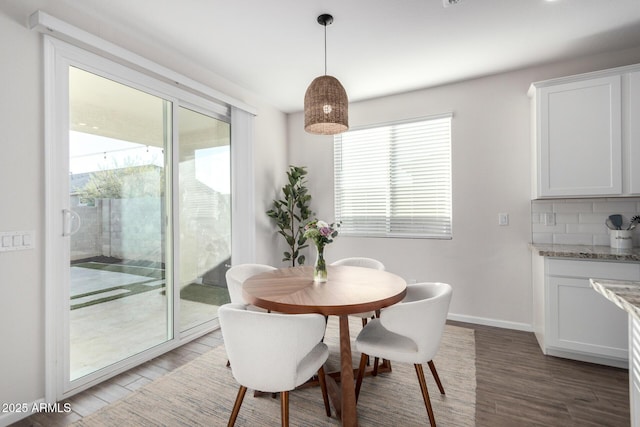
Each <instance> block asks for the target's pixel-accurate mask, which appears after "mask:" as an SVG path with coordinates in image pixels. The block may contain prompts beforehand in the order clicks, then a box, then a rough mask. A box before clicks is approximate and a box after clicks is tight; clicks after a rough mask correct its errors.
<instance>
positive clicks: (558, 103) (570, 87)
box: [537, 76, 622, 197]
mask: <svg viewBox="0 0 640 427" xmlns="http://www.w3.org/2000/svg"><path fill="white" fill-rule="evenodd" d="M538 95H539V96H538V111H537V116H538V118H539V123H538V129H537V133H538V141H537V143H538V144H539V146H538V153H537V154H538V195H539V196H541V197H544V196H588V195H593V196H596V195H618V194H621V193H622V167H621V163H622V154H621V151H622V137H621V92H620V76H609V77H602V78H597V79H590V80H585V81H578V82H571V83H565V84H558V85H554V86H549V87H543V88H541V89H540V91H539V93H538Z"/></svg>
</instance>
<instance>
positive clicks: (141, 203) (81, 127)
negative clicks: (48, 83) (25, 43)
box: [64, 67, 172, 381]
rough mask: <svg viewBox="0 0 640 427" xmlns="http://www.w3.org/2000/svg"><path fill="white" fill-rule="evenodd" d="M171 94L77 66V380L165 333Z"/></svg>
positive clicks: (73, 151) (73, 188) (72, 164)
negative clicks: (146, 89)
mask: <svg viewBox="0 0 640 427" xmlns="http://www.w3.org/2000/svg"><path fill="white" fill-rule="evenodd" d="M171 107H172V103H171V102H169V101H167V100H165V99H162V98H160V97H158V96H154V95H151V94H149V93H146V92H143V91H141V90H138V89H135V88H132V87H129V86H127V85H124V84H121V83H118V82H115V81H112V80H109V79H107V78H104V77H101V76H98V75H96V74H93V73H90V72H87V71H84V70H82V69H79V68H76V67H70V68H69V113H70V116H69V119H70V120H69V129H70V132H69V207H70V208H69V209H68V210H67V211H66V212H65V218H64V221H65V222H66V224H65V228H66V230H65V232H64V233H65V234H66V235H68V236H69V269H70V271H69V277H70V283H69V293H70V299H69V302H70V307H69V339H70V341H69V379H70V380H71V381H73V380H76V379H78V378H80V377H83V376H85V375H88V374H91V373H94V372H96V371H98V370H100V369H103V368H105V367H107V366H109V365H112V364H114V363H116V362H119V361H121V360H124V359H126V358H128V357H130V356H132V355H135V354H138V353H141V352H143V351H145V350H147V349H149V348H152V347H154V346H157V345H159V344H161V343H164V342H166V341H167V340H169V339H171V337H172V328H171V327H170V320H171V319H170V316H169V313H170V312H171V310H170V301H171V299H170V295H171V289H172V287H171V285H172V283H171V278H170V277H168V276H167V275H166V272H165V266H166V264H167V261H168V260H167V254H168V253H170V251H169V250H168V248H167V243H168V242H169V241H170V240H168V239H167V227H166V221H165V218H167V216H168V214H167V206H168V204H167V202H166V200H167V199H166V196H167V193H168V192H167V187H166V183H167V168H166V166H165V164H166V159H167V157H166V156H165V153H168V152H169V149H170V141H171V111H172V108H171Z"/></svg>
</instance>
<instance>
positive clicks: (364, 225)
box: [334, 113, 453, 240]
mask: <svg viewBox="0 0 640 427" xmlns="http://www.w3.org/2000/svg"><path fill="white" fill-rule="evenodd" d="M443 119H444V120H446V122H445V123H444V124H438V123H435V122H436V121H442V120H443ZM434 124H435V126H441V127H443V128H446V132H447V134H446V135H445V136H444V137H437V138H436V137H431V138H430V141H432V142H435V143H436V144H437V147H436V148H437V150H438V153H444V165H445V169H446V170H445V171H444V172H443V171H440V172H439V175H438V178H436V180H435V182H436V183H437V185H438V187H440V186H441V185H442V186H444V190H438V191H436V194H435V195H434V196H432V197H421V198H420V199H419V201H422V202H424V201H425V200H430V201H433V200H436V203H437V206H438V208H436V210H438V209H439V208H442V209H443V211H442V212H443V214H436V215H426V216H424V215H411V214H409V215H397V214H394V212H393V211H394V209H398V206H401V205H402V203H403V202H407V201H408V200H414V199H413V198H412V197H407V198H401V199H397V196H398V195H399V194H401V193H402V192H403V191H402V190H403V189H404V190H406V189H411V188H415V187H414V186H405V187H402V186H398V177H399V176H400V175H402V174H403V173H406V172H409V173H410V172H412V171H413V172H414V173H415V172H417V173H418V174H417V175H416V176H419V175H420V173H419V171H420V170H422V169H423V168H422V166H420V167H418V168H416V167H415V166H413V167H409V166H407V165H406V163H407V162H406V161H405V167H404V169H403V166H402V163H403V161H402V160H401V159H399V156H398V153H397V152H398V147H400V146H401V145H402V144H409V145H412V146H414V148H415V147H416V144H420V141H421V140H422V141H424V138H426V137H427V135H426V133H427V130H429V129H430V126H432V125H434ZM413 125H415V126H417V127H419V126H423V128H421V129H422V130H421V132H422V133H421V135H420V136H419V139H416V138H414V136H413V135H408V134H407V135H404V134H402V132H403V130H405V131H406V129H408V128H409V127H411V126H413ZM452 125H453V113H444V114H438V115H431V116H421V117H417V118H412V119H407V120H397V121H392V122H385V123H377V124H371V125H367V126H361V127H356V128H352V129H351V130H350V131H348V132H345V133H343V134H339V135H335V136H334V213H335V220H336V221H338V222H341V223H342V228H341V232H340V234H341V235H342V236H352V237H375V238H410V239H440V240H451V239H453V180H452V175H453V173H452V169H453V159H452ZM363 131H373V132H372V133H371V135H370V136H369V137H366V136H363V137H362V136H361V137H360V140H359V141H356V140H357V139H358V138H359V137H358V136H357V135H354V134H357V133H359V134H360V135H364V132H363ZM376 131H377V132H376ZM398 131H399V133H398ZM385 132H386V133H388V134H389V135H387V136H384V135H383V134H384V133H385ZM349 135H352V136H353V139H352V140H351V141H346V143H349V142H352V143H354V144H358V143H359V144H362V145H365V144H370V145H371V144H375V143H380V144H384V146H383V147H381V146H378V147H377V150H372V151H380V152H384V153H386V154H380V153H378V154H377V156H378V157H376V153H375V152H373V153H371V152H370V151H369V149H368V148H367V149H365V148H362V147H360V149H358V148H356V149H355V150H354V151H353V153H351V154H350V155H352V156H353V154H354V153H356V154H359V155H360V157H359V158H358V159H357V161H356V162H358V161H360V163H355V164H351V166H352V167H353V166H356V167H357V166H360V167H364V166H367V164H366V163H365V162H364V161H361V160H362V155H364V154H365V153H366V154H367V155H370V156H371V157H372V160H371V161H372V163H369V165H368V166H370V167H369V168H368V169H369V170H370V169H371V168H373V167H384V168H386V169H385V171H386V177H385V176H383V177H382V179H381V180H380V181H381V182H382V181H383V182H384V183H385V185H386V190H385V191H386V192H387V194H385V195H384V204H385V209H384V211H385V213H384V219H382V214H381V213H380V212H382V209H381V208H380V206H381V204H379V206H377V208H378V210H377V211H376V210H375V207H374V209H372V211H374V212H377V213H376V214H375V215H371V217H372V218H373V219H371V220H367V219H365V220H363V221H361V222H359V221H358V220H357V219H355V220H354V219H353V218H349V217H347V216H346V215H345V214H344V211H345V210H346V206H345V205H346V202H345V201H344V197H345V196H346V197H349V195H348V194H346V193H347V192H348V191H349V189H348V188H347V187H348V184H345V183H344V172H343V171H344V168H343V167H344V162H345V160H344V157H345V156H344V153H343V146H342V144H344V143H345V141H344V140H345V136H347V137H349ZM443 138H444V141H443V140H442V139H443ZM347 139H348V138H347ZM431 147H434V146H433V145H431ZM409 150H411V148H409ZM427 151H429V149H425V150H420V152H421V153H422V156H427V155H428V154H427V153H426V152H427ZM404 154H405V156H406V150H405V153H404ZM347 156H349V154H347ZM382 156H386V158H385V159H382V158H381V157H382ZM354 157H356V156H354ZM437 164H441V163H436V162H433V163H431V162H429V164H428V165H427V166H430V167H431V170H434V169H435V167H434V166H436V165H437ZM372 165H373V166H372ZM363 169H367V168H363ZM381 173H383V174H384V172H381ZM376 175H377V174H372V173H369V171H361V172H360V173H359V174H357V176H359V177H360V179H362V178H372V177H375V176H376ZM350 179H353V177H351V178H350ZM418 179H420V178H418ZM422 180H423V181H422V184H420V185H419V186H418V187H419V188H420V189H421V190H424V187H425V186H426V185H429V182H430V178H428V177H422ZM442 180H444V181H442ZM367 182H370V181H367ZM425 182H426V184H425ZM379 188H382V187H379ZM356 191H357V190H356ZM443 193H444V194H443ZM367 200H368V199H367ZM394 200H395V202H394ZM381 203H382V202H381ZM367 208H368V207H367V202H363V203H358V202H357V201H356V205H355V209H361V210H363V211H364V210H366V209H367ZM350 209H354V207H353V204H352V206H351V207H350ZM425 209H426V208H425ZM409 210H411V208H410V209H409ZM365 216H366V215H365V214H364V212H363V214H362V217H365ZM376 217H377V218H376ZM420 218H422V219H420ZM428 218H435V223H436V225H435V226H427V225H426V224H427V223H428V222H429V221H428ZM394 219H395V221H394ZM398 219H400V220H399V221H398ZM414 219H418V221H417V223H414ZM403 223H406V224H409V225H408V226H406V227H403V226H402V224H403ZM383 224H384V226H383ZM411 224H413V225H411ZM416 224H417V225H416ZM438 224H443V226H442V227H441V226H440V225H438ZM383 227H384V229H383ZM438 228H441V229H442V231H438V230H437V229H438Z"/></svg>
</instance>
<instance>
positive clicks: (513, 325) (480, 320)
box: [447, 313, 533, 332]
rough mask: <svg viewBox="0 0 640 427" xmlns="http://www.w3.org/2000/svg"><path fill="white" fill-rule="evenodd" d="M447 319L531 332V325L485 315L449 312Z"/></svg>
mask: <svg viewBox="0 0 640 427" xmlns="http://www.w3.org/2000/svg"><path fill="white" fill-rule="evenodd" d="M447 319H449V320H455V321H457V322H466V323H474V324H476V325H485V326H494V327H496V328H503V329H514V330H516V331H524V332H533V325H529V324H527V323H519V322H509V321H505V320H497V319H489V318H486V317H476V316H467V315H464V314H454V313H449V314H448V315H447Z"/></svg>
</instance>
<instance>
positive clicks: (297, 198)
mask: <svg viewBox="0 0 640 427" xmlns="http://www.w3.org/2000/svg"><path fill="white" fill-rule="evenodd" d="M306 175H307V170H306V168H305V167H304V166H289V171H288V172H287V178H288V182H287V184H286V185H285V186H284V187H282V194H283V196H284V197H283V198H282V199H280V200H274V201H273V208H272V209H270V210H268V211H267V215H268V216H269V217H270V218H273V219H274V220H275V222H276V225H277V227H278V233H279V234H281V235H282V236H283V237H284V238H285V240H286V242H287V245H288V246H289V250H287V251H285V252H284V258H282V261H290V262H291V266H292V267H295V266H296V262H297V263H298V264H299V265H304V260H305V256H304V255H301V254H300V250H301V249H304V248H306V247H307V246H309V245H307V244H306V241H307V238H306V237H305V235H304V225H305V223H306V221H307V220H308V219H309V218H310V217H311V216H312V215H313V212H312V211H311V209H310V208H309V203H310V202H311V196H310V195H309V194H308V190H307V186H306V184H307V180H306Z"/></svg>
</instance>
